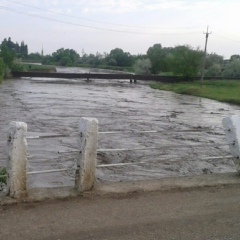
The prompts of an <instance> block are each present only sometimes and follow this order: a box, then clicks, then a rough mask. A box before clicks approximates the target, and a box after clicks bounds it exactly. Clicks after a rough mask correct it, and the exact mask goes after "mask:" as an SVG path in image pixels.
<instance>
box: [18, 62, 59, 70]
mask: <svg viewBox="0 0 240 240" xmlns="http://www.w3.org/2000/svg"><path fill="white" fill-rule="evenodd" d="M22 66H23V68H24V70H25V71H31V72H56V67H55V66H52V65H37V64H28V63H24V64H22Z"/></svg>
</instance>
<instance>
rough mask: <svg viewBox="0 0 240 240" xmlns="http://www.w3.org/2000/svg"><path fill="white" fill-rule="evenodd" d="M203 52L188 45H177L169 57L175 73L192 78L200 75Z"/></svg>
mask: <svg viewBox="0 0 240 240" xmlns="http://www.w3.org/2000/svg"><path fill="white" fill-rule="evenodd" d="M202 57H203V52H202V51H200V50H198V49H197V50H194V49H192V48H191V47H190V46H188V45H184V46H177V47H175V48H174V50H173V54H172V55H171V57H170V58H169V64H170V66H171V70H172V72H173V73H174V74H176V75H180V76H183V77H185V78H191V77H195V76H197V75H198V73H199V70H200V66H201V63H202Z"/></svg>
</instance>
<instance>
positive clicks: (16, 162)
mask: <svg viewBox="0 0 240 240" xmlns="http://www.w3.org/2000/svg"><path fill="white" fill-rule="evenodd" d="M26 135H27V124H26V123H23V122H11V123H10V124H9V129H8V143H7V148H8V162H7V172H8V178H7V189H8V194H9V196H10V197H13V198H17V199H20V198H23V197H26V196H27V141H26Z"/></svg>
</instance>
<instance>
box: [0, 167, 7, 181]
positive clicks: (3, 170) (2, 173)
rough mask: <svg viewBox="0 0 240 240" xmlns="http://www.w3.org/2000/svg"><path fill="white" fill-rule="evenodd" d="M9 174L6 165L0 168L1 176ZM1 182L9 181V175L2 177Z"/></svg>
mask: <svg viewBox="0 0 240 240" xmlns="http://www.w3.org/2000/svg"><path fill="white" fill-rule="evenodd" d="M5 175H7V169H6V168H5V167H4V168H1V169H0V176H5ZM0 182H2V183H5V184H6V183H7V177H0Z"/></svg>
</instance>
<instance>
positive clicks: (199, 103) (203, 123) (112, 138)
mask: <svg viewBox="0 0 240 240" xmlns="http://www.w3.org/2000/svg"><path fill="white" fill-rule="evenodd" d="M57 70H58V71H60V72H61V71H62V72H81V71H85V72H90V71H91V72H93V71H92V70H90V69H86V70H82V69H78V68H72V69H69V68H59V69H57ZM105 72H107V71H105ZM231 114H239V107H238V106H234V105H229V104H225V103H220V102H217V101H213V100H209V99H204V98H199V97H193V96H186V95H179V94H175V93H171V92H166V91H159V90H154V89H151V88H150V87H149V86H148V84H146V83H144V82H137V83H136V84H134V83H132V84H130V82H129V81H126V80H111V81H109V80H89V81H87V80H78V79H73V80H67V79H44V78H42V79H40V78H33V79H27V78H25V79H23V78H22V79H10V80H7V81H5V82H4V83H3V84H2V85H0V134H1V139H0V166H5V164H6V158H7V152H6V142H7V141H6V132H7V127H8V124H9V122H11V121H23V122H26V123H27V124H28V135H29V136H35V135H37V136H38V135H49V134H73V135H74V134H75V133H77V131H78V121H79V119H80V118H81V117H94V118H97V119H98V120H99V131H100V132H112V131H119V133H116V134H103V133H100V134H99V148H100V149H116V148H117V149H119V148H121V149H134V148H149V147H156V149H148V150H146V149H145V150H138V151H119V152H99V153H98V158H97V161H98V165H101V164H113V163H139V164H136V165H127V166H117V167H105V168H98V170H97V181H98V182H106V181H129V180H142V179H157V178H162V177H172V176H187V175H194V174H198V175H199V174H211V173H224V172H234V171H235V167H234V163H233V161H232V160H231V159H228V158H220V159H214V158H212V157H224V156H229V155H230V153H229V149H228V146H227V145H225V144H226V141H225V136H224V132H223V128H222V123H221V121H222V118H223V117H225V116H228V115H231ZM183 130H184V131H185V130H196V131H194V132H183ZM141 131H159V132H157V133H139V132H141ZM77 147H78V143H77V137H76V136H73V137H68V138H67V137H62V138H44V139H29V140H28V154H29V158H28V171H41V170H49V169H62V168H72V167H73V168H74V167H76V158H77V153H76V152H74V151H75V150H76V149H77ZM64 151H67V153H62V152H64ZM59 152H60V153H59ZM74 175H75V173H74V170H73V171H70V172H60V173H48V174H37V175H30V176H29V180H28V185H29V187H30V188H32V187H59V186H73V185H74Z"/></svg>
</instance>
